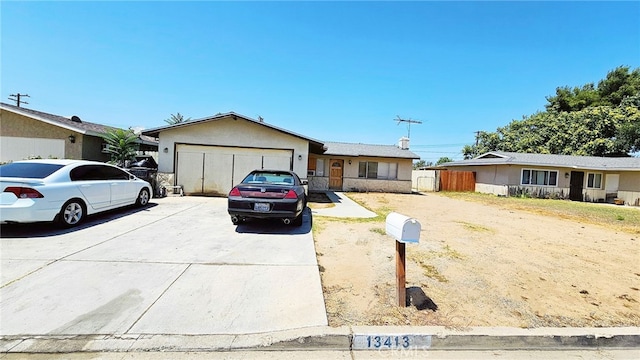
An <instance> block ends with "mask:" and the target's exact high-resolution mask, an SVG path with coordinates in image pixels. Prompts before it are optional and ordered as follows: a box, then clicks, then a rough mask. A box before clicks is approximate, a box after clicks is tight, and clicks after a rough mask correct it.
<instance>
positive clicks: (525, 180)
mask: <svg viewBox="0 0 640 360" xmlns="http://www.w3.org/2000/svg"><path fill="white" fill-rule="evenodd" d="M520 185H534V186H558V171H557V170H538V169H522V176H521V177H520Z"/></svg>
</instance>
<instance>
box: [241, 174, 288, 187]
mask: <svg viewBox="0 0 640 360" xmlns="http://www.w3.org/2000/svg"><path fill="white" fill-rule="evenodd" d="M242 183H243V184H276V185H293V184H294V181H293V176H292V175H291V174H289V173H279V172H255V173H251V174H249V175H248V176H247V177H246V178H244V180H242Z"/></svg>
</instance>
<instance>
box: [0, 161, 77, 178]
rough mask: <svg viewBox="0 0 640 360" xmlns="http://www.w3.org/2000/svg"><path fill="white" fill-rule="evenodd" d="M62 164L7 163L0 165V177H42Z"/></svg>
mask: <svg viewBox="0 0 640 360" xmlns="http://www.w3.org/2000/svg"><path fill="white" fill-rule="evenodd" d="M63 166H64V165H60V164H42V163H9V164H4V165H0V177H15V178H29V179H44V178H46V177H47V176H49V175H51V174H53V173H54V172H56V171H57V170H58V169H60V168H61V167H63Z"/></svg>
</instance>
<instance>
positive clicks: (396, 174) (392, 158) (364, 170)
mask: <svg viewBox="0 0 640 360" xmlns="http://www.w3.org/2000/svg"><path fill="white" fill-rule="evenodd" d="M324 148H325V150H324V151H323V152H322V153H315V154H311V155H310V157H309V164H308V169H309V170H308V178H309V189H313V190H340V191H379V192H397V193H410V192H411V172H412V170H413V160H414V159H419V158H420V157H419V156H418V155H416V154H414V153H413V152H411V151H409V150H408V149H406V148H404V149H403V148H402V146H395V145H370V144H353V143H340V142H325V143H324Z"/></svg>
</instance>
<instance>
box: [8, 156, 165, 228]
mask: <svg viewBox="0 0 640 360" xmlns="http://www.w3.org/2000/svg"><path fill="white" fill-rule="evenodd" d="M0 190H1V191H2V193H0V223H26V222H38V221H55V222H57V223H59V224H60V225H62V226H64V227H72V226H75V225H78V224H79V223H81V222H82V221H83V220H84V219H85V217H86V216H87V215H91V214H94V213H98V212H102V211H106V210H111V209H115V208H119V207H123V206H127V205H134V204H135V205H138V206H145V205H147V204H148V203H149V199H150V198H151V194H152V192H151V185H149V183H148V182H146V181H144V180H141V179H139V178H137V177H135V176H134V175H132V174H130V173H128V172H127V171H125V170H123V169H121V168H119V167H116V166H113V165H109V164H105V163H101V162H96V161H86V160H57V159H41V160H24V161H15V162H12V163H8V164H4V165H0Z"/></svg>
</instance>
